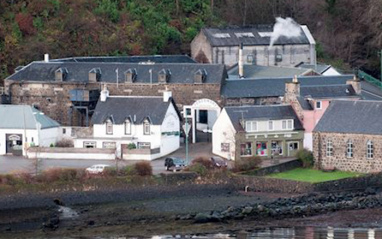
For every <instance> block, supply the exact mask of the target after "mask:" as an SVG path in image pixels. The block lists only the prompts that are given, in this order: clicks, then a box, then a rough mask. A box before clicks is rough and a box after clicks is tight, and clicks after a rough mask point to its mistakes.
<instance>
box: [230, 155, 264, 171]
mask: <svg viewBox="0 0 382 239" xmlns="http://www.w3.org/2000/svg"><path fill="white" fill-rule="evenodd" d="M260 164H261V159H260V158H259V157H242V158H240V159H239V160H237V161H235V166H234V168H233V169H232V170H233V171H234V172H241V171H249V170H253V169H256V168H258V167H259V166H260Z"/></svg>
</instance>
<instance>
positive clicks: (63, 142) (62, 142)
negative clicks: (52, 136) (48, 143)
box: [56, 139, 74, 148]
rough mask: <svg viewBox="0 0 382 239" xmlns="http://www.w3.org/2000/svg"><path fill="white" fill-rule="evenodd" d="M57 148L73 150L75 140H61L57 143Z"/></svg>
mask: <svg viewBox="0 0 382 239" xmlns="http://www.w3.org/2000/svg"><path fill="white" fill-rule="evenodd" d="M56 147H59V148H73V147H74V143H73V140H71V139H61V140H60V141H58V142H57V143H56Z"/></svg>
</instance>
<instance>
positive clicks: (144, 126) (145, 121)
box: [143, 119, 150, 135]
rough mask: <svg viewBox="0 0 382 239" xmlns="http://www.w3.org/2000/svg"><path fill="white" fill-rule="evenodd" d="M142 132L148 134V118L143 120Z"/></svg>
mask: <svg viewBox="0 0 382 239" xmlns="http://www.w3.org/2000/svg"><path fill="white" fill-rule="evenodd" d="M143 134H144V135H150V121H149V120H148V119H145V120H144V121H143Z"/></svg>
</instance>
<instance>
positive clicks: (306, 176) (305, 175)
mask: <svg viewBox="0 0 382 239" xmlns="http://www.w3.org/2000/svg"><path fill="white" fill-rule="evenodd" d="M362 175H363V174H361V173H351V172H342V171H334V172H323V171H320V170H315V169H306V168H297V169H293V170H290V171H286V172H282V173H275V174H270V175H268V176H267V177H269V178H280V179H289V180H295V181H302V182H309V183H319V182H325V181H331V180H337V179H342V178H351V177H359V176H362Z"/></svg>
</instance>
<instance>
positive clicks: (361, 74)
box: [358, 70, 382, 90]
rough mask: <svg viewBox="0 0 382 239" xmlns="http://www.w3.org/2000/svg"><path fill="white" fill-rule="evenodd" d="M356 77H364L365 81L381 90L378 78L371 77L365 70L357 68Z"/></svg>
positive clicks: (381, 86)
mask: <svg viewBox="0 0 382 239" xmlns="http://www.w3.org/2000/svg"><path fill="white" fill-rule="evenodd" d="M358 78H359V79H364V80H366V81H367V82H369V83H371V84H373V85H375V86H377V87H378V88H379V89H381V90H382V82H381V81H380V80H378V79H376V78H374V77H372V76H371V75H369V74H367V73H366V72H364V71H361V70H358Z"/></svg>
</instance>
